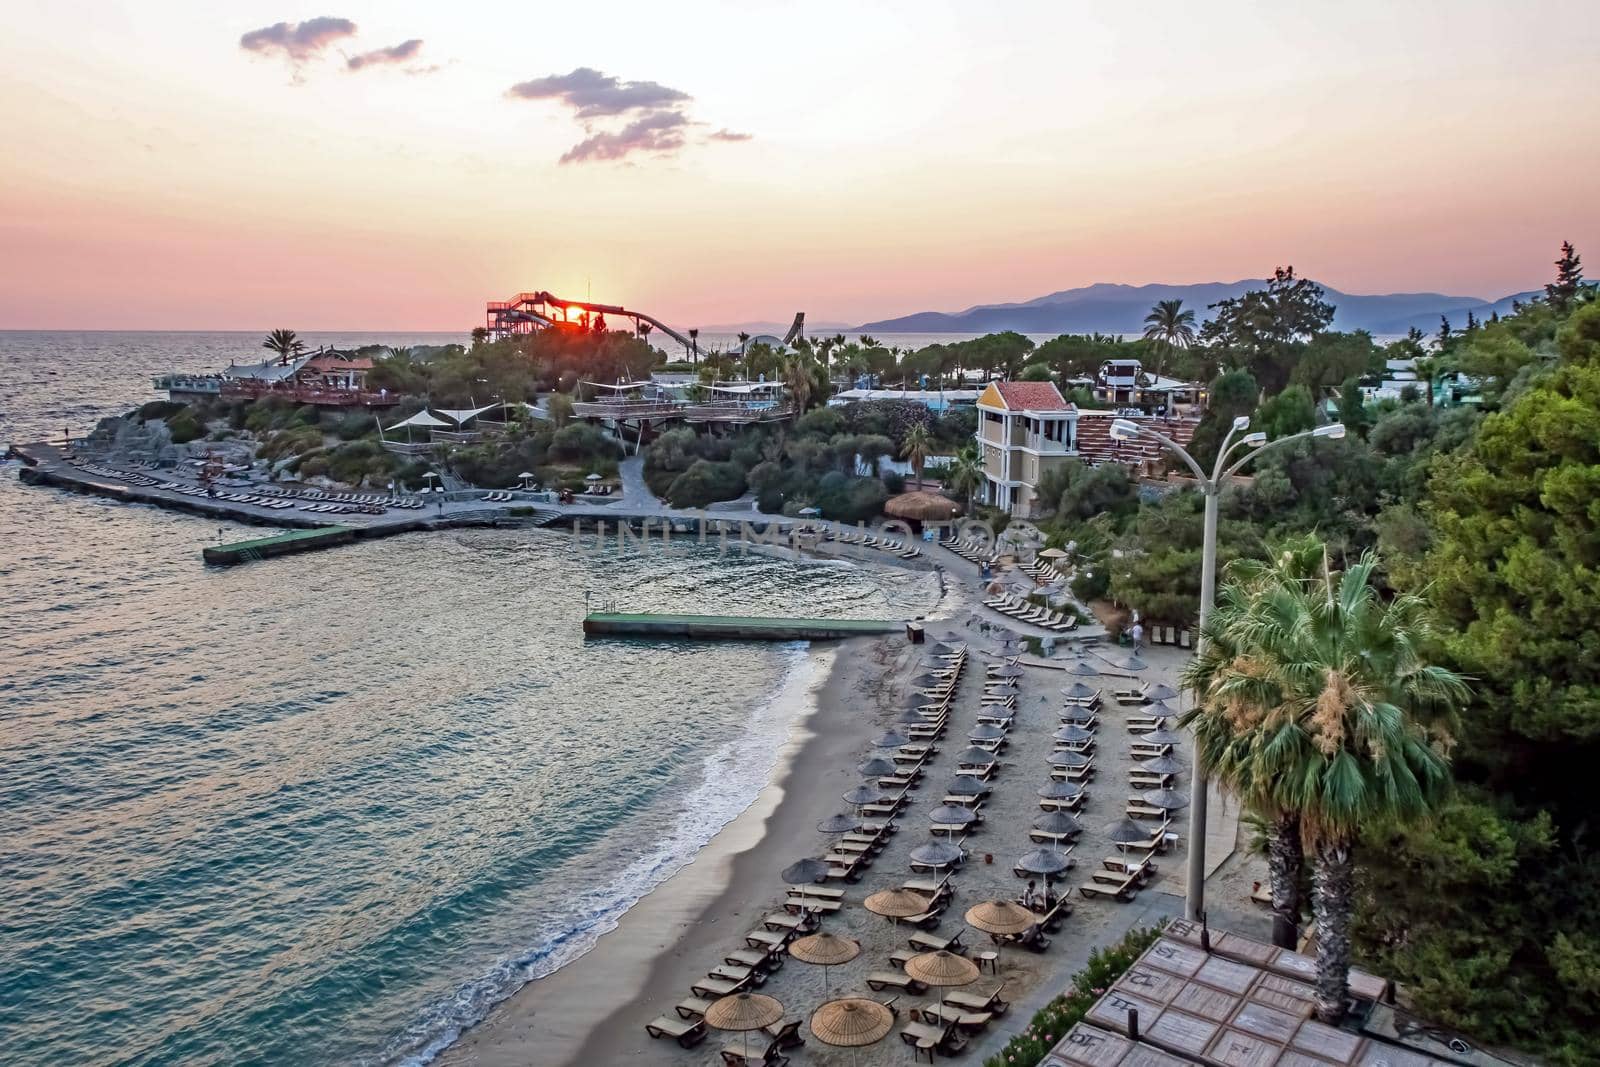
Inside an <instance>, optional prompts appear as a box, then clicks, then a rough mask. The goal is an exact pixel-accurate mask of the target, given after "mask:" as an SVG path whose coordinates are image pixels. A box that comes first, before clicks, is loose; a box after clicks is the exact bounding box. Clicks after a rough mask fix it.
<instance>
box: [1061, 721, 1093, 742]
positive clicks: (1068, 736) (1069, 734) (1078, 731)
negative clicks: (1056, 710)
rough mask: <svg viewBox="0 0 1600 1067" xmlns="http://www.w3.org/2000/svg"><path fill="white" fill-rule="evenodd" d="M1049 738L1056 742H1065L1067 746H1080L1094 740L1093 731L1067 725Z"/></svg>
mask: <svg viewBox="0 0 1600 1067" xmlns="http://www.w3.org/2000/svg"><path fill="white" fill-rule="evenodd" d="M1050 736H1051V737H1052V738H1054V739H1055V740H1057V741H1065V742H1066V743H1067V744H1069V745H1081V744H1083V743H1084V742H1085V741H1093V740H1094V731H1093V730H1085V729H1084V728H1083V727H1081V726H1074V725H1072V724H1071V723H1068V724H1067V725H1065V726H1063V727H1062V728H1061V729H1059V730H1057V731H1056V732H1055V733H1053V734H1051V735H1050Z"/></svg>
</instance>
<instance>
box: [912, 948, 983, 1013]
mask: <svg viewBox="0 0 1600 1067" xmlns="http://www.w3.org/2000/svg"><path fill="white" fill-rule="evenodd" d="M906 977H907V978H911V979H914V980H916V981H918V982H921V983H922V984H923V985H930V986H933V987H935V988H936V989H938V990H939V1014H940V1015H941V1016H943V1015H944V991H945V989H946V988H947V987H952V986H963V985H971V984H972V983H973V982H976V981H977V980H978V965H977V964H975V963H973V962H972V961H971V960H969V959H967V958H966V957H965V956H958V955H956V954H955V953H954V952H947V951H945V950H944V949H940V950H939V951H938V952H924V953H923V954H922V955H920V956H912V957H911V958H910V959H909V960H906Z"/></svg>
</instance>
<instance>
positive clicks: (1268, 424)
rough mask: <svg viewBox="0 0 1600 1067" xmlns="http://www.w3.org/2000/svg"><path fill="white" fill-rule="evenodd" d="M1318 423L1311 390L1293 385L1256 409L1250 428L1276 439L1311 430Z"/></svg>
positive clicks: (1315, 404) (1314, 400)
mask: <svg viewBox="0 0 1600 1067" xmlns="http://www.w3.org/2000/svg"><path fill="white" fill-rule="evenodd" d="M1317 422H1318V418H1317V402H1316V399H1315V398H1314V397H1313V396H1312V395H1311V390H1309V389H1307V388H1306V387H1305V386H1303V385H1291V386H1289V388H1287V389H1285V390H1284V391H1283V392H1281V393H1279V394H1278V395H1277V396H1275V397H1273V398H1272V399H1270V400H1268V401H1267V402H1266V403H1264V404H1262V405H1261V406H1260V407H1259V408H1257V409H1256V414H1255V417H1254V418H1252V419H1251V420H1250V428H1251V429H1252V430H1261V431H1263V432H1264V433H1266V435H1267V436H1268V437H1270V438H1274V439H1276V438H1279V437H1288V436H1289V435H1290V434H1296V433H1300V432H1301V431H1303V430H1309V429H1311V428H1312V427H1313V426H1315V425H1317Z"/></svg>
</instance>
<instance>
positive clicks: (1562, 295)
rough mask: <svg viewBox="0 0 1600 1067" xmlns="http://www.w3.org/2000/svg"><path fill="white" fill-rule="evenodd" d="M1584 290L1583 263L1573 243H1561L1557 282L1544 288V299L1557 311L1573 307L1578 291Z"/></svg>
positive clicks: (1557, 261) (1557, 265)
mask: <svg viewBox="0 0 1600 1067" xmlns="http://www.w3.org/2000/svg"><path fill="white" fill-rule="evenodd" d="M1581 288H1583V261H1582V259H1580V258H1579V256H1578V250H1577V249H1575V248H1573V247H1572V242H1571V241H1562V242H1561V258H1560V259H1558V260H1556V280H1555V282H1554V284H1551V285H1547V286H1545V287H1544V297H1545V299H1546V300H1548V301H1549V302H1550V306H1551V307H1553V308H1555V309H1556V310H1557V311H1566V310H1567V309H1568V308H1570V307H1571V306H1572V301H1573V299H1574V298H1575V297H1576V296H1577V295H1578V290H1579V289H1581Z"/></svg>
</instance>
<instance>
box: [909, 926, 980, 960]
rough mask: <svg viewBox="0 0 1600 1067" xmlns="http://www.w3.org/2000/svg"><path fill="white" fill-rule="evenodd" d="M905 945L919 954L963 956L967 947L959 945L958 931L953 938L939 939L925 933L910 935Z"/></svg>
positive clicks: (936, 936) (959, 933)
mask: <svg viewBox="0 0 1600 1067" xmlns="http://www.w3.org/2000/svg"><path fill="white" fill-rule="evenodd" d="M907 944H909V945H910V946H911V947H912V948H914V949H917V950H918V951H919V952H955V953H958V954H960V955H965V954H966V951H967V946H965V945H963V944H962V943H961V931H959V930H958V931H956V935H955V936H954V937H940V936H939V935H938V934H927V933H917V934H912V935H911V937H910V938H909V939H908V940H907Z"/></svg>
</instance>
